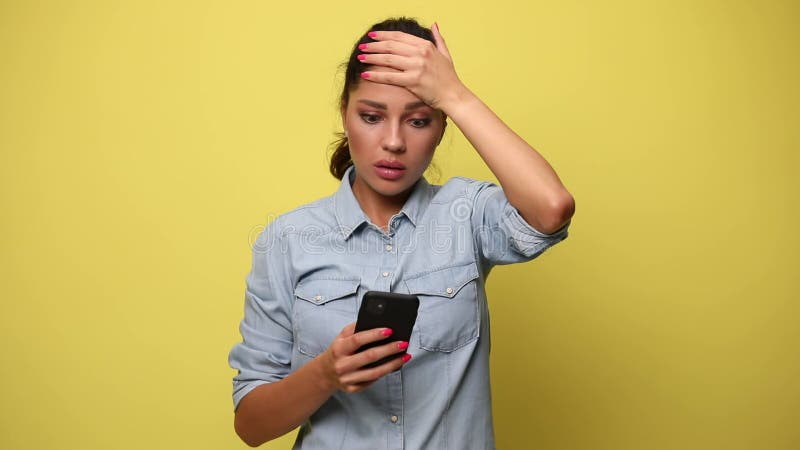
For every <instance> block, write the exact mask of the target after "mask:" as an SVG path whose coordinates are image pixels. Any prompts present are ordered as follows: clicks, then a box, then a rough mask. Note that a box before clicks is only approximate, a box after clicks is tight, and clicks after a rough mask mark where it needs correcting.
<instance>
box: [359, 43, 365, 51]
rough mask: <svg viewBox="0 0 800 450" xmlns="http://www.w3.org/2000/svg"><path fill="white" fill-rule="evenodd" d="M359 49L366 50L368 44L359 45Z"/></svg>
mask: <svg viewBox="0 0 800 450" xmlns="http://www.w3.org/2000/svg"><path fill="white" fill-rule="evenodd" d="M358 49H359V50H366V49H367V44H358Z"/></svg>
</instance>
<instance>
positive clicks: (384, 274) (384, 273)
mask: <svg viewBox="0 0 800 450" xmlns="http://www.w3.org/2000/svg"><path fill="white" fill-rule="evenodd" d="M381 275H383V276H385V277H388V276H389V272H383V273H382V274H381Z"/></svg>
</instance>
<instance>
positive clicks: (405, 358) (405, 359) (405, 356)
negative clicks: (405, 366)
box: [403, 353, 411, 363]
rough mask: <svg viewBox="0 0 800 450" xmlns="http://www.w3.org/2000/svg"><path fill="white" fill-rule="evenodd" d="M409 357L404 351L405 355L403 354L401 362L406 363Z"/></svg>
mask: <svg viewBox="0 0 800 450" xmlns="http://www.w3.org/2000/svg"><path fill="white" fill-rule="evenodd" d="M409 359H411V355H409V354H408V353H406V354H405V355H403V362H404V363H407V362H408V360H409Z"/></svg>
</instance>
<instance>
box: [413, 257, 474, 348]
mask: <svg viewBox="0 0 800 450" xmlns="http://www.w3.org/2000/svg"><path fill="white" fill-rule="evenodd" d="M477 278H478V267H477V265H476V264H475V263H470V264H467V265H464V266H456V267H448V268H445V269H440V270H437V271H434V272H431V273H427V274H424V275H421V276H418V277H415V278H412V279H408V280H405V283H406V287H407V288H408V292H410V293H412V294H415V295H417V296H418V297H419V302H420V305H419V314H418V315H417V326H418V329H419V341H420V347H422V348H423V349H425V350H430V351H438V352H451V351H453V350H456V349H458V348H460V347H462V346H464V345H466V344H468V343H470V342H472V341H474V340H475V339H477V338H478V330H480V311H479V309H478V288H477Z"/></svg>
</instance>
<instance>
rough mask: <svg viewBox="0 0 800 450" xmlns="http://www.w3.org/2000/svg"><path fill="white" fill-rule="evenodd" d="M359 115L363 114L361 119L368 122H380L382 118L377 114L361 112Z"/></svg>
mask: <svg viewBox="0 0 800 450" xmlns="http://www.w3.org/2000/svg"><path fill="white" fill-rule="evenodd" d="M359 116H361V120H363V121H364V122H366V123H378V122H380V120H381V117H380V116H379V115H377V114H370V113H361V114H359Z"/></svg>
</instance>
